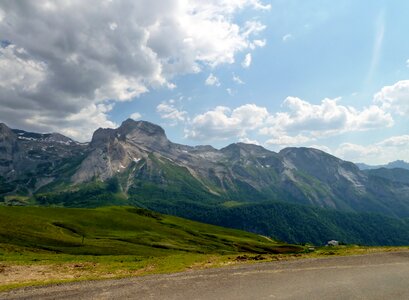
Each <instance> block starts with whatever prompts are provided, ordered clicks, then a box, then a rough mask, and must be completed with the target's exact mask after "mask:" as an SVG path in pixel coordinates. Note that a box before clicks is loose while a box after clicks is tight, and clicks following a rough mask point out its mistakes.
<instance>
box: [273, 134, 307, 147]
mask: <svg viewBox="0 0 409 300" xmlns="http://www.w3.org/2000/svg"><path fill="white" fill-rule="evenodd" d="M311 140H313V139H312V138H310V137H307V136H304V135H301V134H299V135H296V136H288V135H276V136H274V137H273V138H271V139H268V140H267V141H266V144H267V145H279V146H293V145H297V146H300V145H301V144H304V143H307V142H309V141H311Z"/></svg>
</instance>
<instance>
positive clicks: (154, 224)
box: [0, 207, 300, 257]
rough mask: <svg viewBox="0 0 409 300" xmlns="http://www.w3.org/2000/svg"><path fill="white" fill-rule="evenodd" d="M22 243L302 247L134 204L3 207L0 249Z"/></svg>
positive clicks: (93, 250)
mask: <svg viewBox="0 0 409 300" xmlns="http://www.w3.org/2000/svg"><path fill="white" fill-rule="evenodd" d="M16 247H17V248H21V249H27V250H29V251H49V252H56V253H64V254H75V255H135V256H140V257H152V256H167V255H169V254H175V253H199V254H208V253H219V254H228V253H238V252H253V253H277V252H286V251H299V250H300V247H297V246H288V245H283V244H280V243H278V242H274V241H271V240H268V239H266V238H264V237H261V236H258V235H255V234H251V233H247V232H244V231H239V230H233V229H226V228H222V227H217V226H213V225H207V224H202V223H198V222H193V221H189V220H184V219H181V218H177V217H172V216H165V215H161V214H158V213H154V212H152V211H148V210H144V209H139V208H131V207H105V208H98V209H68V208H51V207H48V208H47V207H0V253H2V252H3V253H4V252H7V251H10V250H12V249H16Z"/></svg>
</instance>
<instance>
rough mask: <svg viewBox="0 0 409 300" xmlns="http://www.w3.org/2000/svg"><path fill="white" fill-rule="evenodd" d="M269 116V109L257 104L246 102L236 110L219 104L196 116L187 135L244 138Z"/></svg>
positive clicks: (204, 137)
mask: <svg viewBox="0 0 409 300" xmlns="http://www.w3.org/2000/svg"><path fill="white" fill-rule="evenodd" d="M267 117H268V111H267V109H266V108H264V107H259V106H257V105H255V104H246V105H243V106H240V107H237V108H235V109H234V110H231V109H230V108H228V107H225V106H218V107H216V108H215V109H214V110H210V111H208V112H205V113H204V114H200V115H197V116H196V117H194V118H193V120H192V121H191V122H190V124H189V129H188V130H187V132H186V137H188V138H192V139H198V140H217V139H227V138H232V137H234V136H237V137H242V138H244V137H245V134H246V132H247V131H248V130H254V129H256V128H258V127H259V126H261V125H262V124H263V122H264V121H265V119H266V118H267Z"/></svg>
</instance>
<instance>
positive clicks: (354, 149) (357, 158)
mask: <svg viewBox="0 0 409 300" xmlns="http://www.w3.org/2000/svg"><path fill="white" fill-rule="evenodd" d="M380 154H381V149H380V148H379V147H378V146H376V145H366V146H363V145H357V144H352V143H343V144H341V145H340V146H339V147H338V149H337V150H336V151H335V155H336V156H338V157H340V158H342V159H344V160H348V161H354V162H364V161H368V158H369V159H371V158H373V157H374V156H380Z"/></svg>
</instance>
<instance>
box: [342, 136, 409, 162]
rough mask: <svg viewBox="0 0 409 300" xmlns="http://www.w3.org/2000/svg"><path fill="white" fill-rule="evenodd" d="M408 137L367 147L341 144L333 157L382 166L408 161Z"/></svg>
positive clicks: (391, 138)
mask: <svg viewBox="0 0 409 300" xmlns="http://www.w3.org/2000/svg"><path fill="white" fill-rule="evenodd" d="M408 148H409V135H400V136H392V137H390V138H387V139H385V140H382V141H380V142H377V143H373V144H369V145H359V144H353V143H343V144H341V145H340V146H339V147H338V149H336V150H335V155H337V156H339V157H341V158H343V159H345V160H350V161H354V162H365V163H369V164H384V163H388V162H391V161H395V160H397V159H402V160H406V161H409V151H408Z"/></svg>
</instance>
